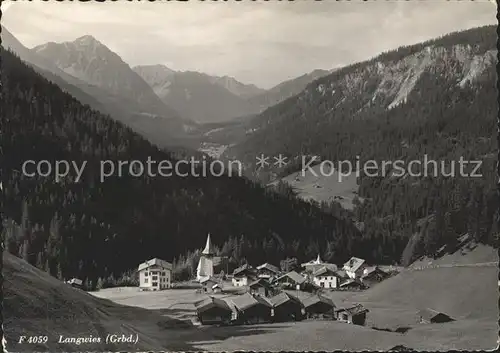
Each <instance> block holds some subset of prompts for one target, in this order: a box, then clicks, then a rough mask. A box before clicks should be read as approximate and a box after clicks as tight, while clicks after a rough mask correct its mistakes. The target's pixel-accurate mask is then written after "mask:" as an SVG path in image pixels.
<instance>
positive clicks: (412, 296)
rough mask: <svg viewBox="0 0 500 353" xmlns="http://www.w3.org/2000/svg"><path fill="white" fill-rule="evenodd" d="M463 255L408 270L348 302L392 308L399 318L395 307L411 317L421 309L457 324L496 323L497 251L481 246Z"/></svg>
mask: <svg viewBox="0 0 500 353" xmlns="http://www.w3.org/2000/svg"><path fill="white" fill-rule="evenodd" d="M461 252H462V250H459V251H457V253H455V254H451V255H445V256H444V257H442V258H441V259H438V260H434V264H433V265H430V266H428V267H422V266H417V267H415V268H413V267H410V268H407V269H406V270H404V271H402V272H401V273H400V274H398V275H396V276H394V277H392V278H389V279H387V280H386V281H384V282H381V283H380V284H378V285H376V286H374V287H372V288H370V289H369V290H367V291H365V292H360V293H357V294H355V295H353V296H352V297H351V298H348V299H347V301H349V302H362V303H366V304H367V306H370V305H371V304H372V305H374V306H375V307H380V308H389V307H390V308H392V309H391V310H390V311H388V313H389V314H391V315H393V316H398V315H399V317H400V319H402V315H400V314H398V312H397V310H394V308H401V309H403V308H404V310H409V311H411V313H412V315H415V314H416V311H417V310H419V309H423V308H431V309H434V310H437V311H442V312H444V313H446V314H448V315H450V316H451V317H453V318H454V319H456V320H457V321H463V320H480V321H484V320H486V321H489V322H492V323H494V324H495V322H496V320H497V319H498V266H497V264H498V255H497V250H496V249H493V248H491V247H487V246H484V245H479V246H477V247H476V248H474V249H473V250H470V251H467V252H465V253H464V254H463V255H461ZM431 266H432V267H431ZM407 319H408V320H409V321H410V322H406V324H411V323H412V322H413V323H414V322H415V317H412V318H410V317H408V318H407ZM408 320H406V321H408ZM402 321H405V320H402ZM401 323H403V322H401Z"/></svg>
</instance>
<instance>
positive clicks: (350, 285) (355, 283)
mask: <svg viewBox="0 0 500 353" xmlns="http://www.w3.org/2000/svg"><path fill="white" fill-rule="evenodd" d="M340 288H341V289H365V288H366V286H365V285H364V284H363V282H361V280H359V279H357V278H349V279H347V280H346V281H344V282H342V283H341V284H340Z"/></svg>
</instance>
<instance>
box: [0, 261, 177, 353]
mask: <svg viewBox="0 0 500 353" xmlns="http://www.w3.org/2000/svg"><path fill="white" fill-rule="evenodd" d="M3 274H4V276H5V282H4V296H5V301H4V308H5V309H4V317H5V324H4V327H5V330H6V335H7V342H8V345H7V349H8V350H9V351H12V352H21V351H34V350H43V351H51V352H55V351H62V350H64V351H66V352H67V351H87V350H89V351H90V350H96V351H104V350H109V351H136V350H143V351H145V350H167V349H172V350H175V349H181V348H182V347H179V346H174V345H173V343H172V342H173V341H172V338H173V337H172V335H175V332H176V330H168V331H165V330H162V328H161V326H164V325H165V322H166V321H167V320H168V319H167V318H166V317H162V316H160V315H159V314H157V313H155V312H153V311H149V310H145V309H142V308H136V307H128V306H123V305H119V304H115V303H113V302H111V301H108V300H105V299H100V298H95V297H93V296H92V295H90V294H87V293H86V292H84V291H81V290H78V289H74V288H72V287H70V286H69V285H67V284H65V283H63V282H61V281H59V280H57V279H55V278H54V277H51V276H49V275H48V274H46V273H45V272H42V271H40V270H38V269H36V268H35V267H33V266H31V265H29V264H28V263H26V262H25V261H23V260H21V259H19V258H17V257H14V256H12V255H10V254H8V253H4V267H3ZM169 332H170V334H169ZM122 333H123V334H126V335H127V334H131V333H132V334H134V335H135V334H136V333H137V334H138V336H139V340H138V343H137V345H131V344H109V345H107V344H106V343H104V342H103V343H101V344H97V343H94V344H81V345H79V346H77V345H75V344H59V343H58V342H57V341H58V339H59V335H64V336H68V337H78V336H82V337H89V336H90V335H92V336H94V337H97V336H100V337H102V338H103V339H105V337H106V335H107V334H122ZM20 335H26V336H29V335H37V336H40V335H48V337H49V341H48V343H47V344H45V345H26V344H24V345H23V344H17V341H18V340H19V336H20ZM169 342H170V344H169ZM184 348H185V349H187V347H184Z"/></svg>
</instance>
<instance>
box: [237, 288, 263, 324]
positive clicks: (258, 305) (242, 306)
mask: <svg viewBox="0 0 500 353" xmlns="http://www.w3.org/2000/svg"><path fill="white" fill-rule="evenodd" d="M231 301H232V302H233V304H234V307H235V308H236V311H237V315H236V317H237V322H238V323H240V324H258V323H267V322H271V320H272V317H271V309H272V304H271V303H270V302H269V301H267V300H266V299H265V298H263V297H261V296H259V295H252V294H250V293H245V294H243V295H238V296H235V297H232V298H231Z"/></svg>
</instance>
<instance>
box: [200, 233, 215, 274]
mask: <svg viewBox="0 0 500 353" xmlns="http://www.w3.org/2000/svg"><path fill="white" fill-rule="evenodd" d="M214 256H215V249H214V247H213V245H212V241H211V239H210V233H209V234H208V236H207V243H206V244H205V249H203V251H202V252H201V257H200V261H199V262H198V267H197V269H196V280H197V281H201V280H203V279H205V278H208V277H212V276H213V275H214Z"/></svg>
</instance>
